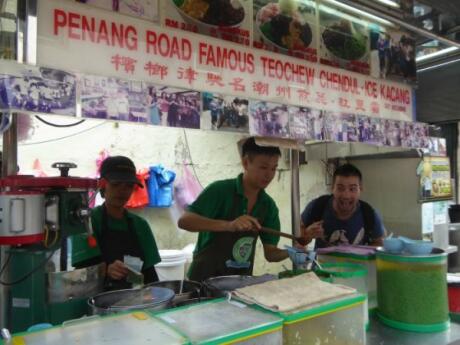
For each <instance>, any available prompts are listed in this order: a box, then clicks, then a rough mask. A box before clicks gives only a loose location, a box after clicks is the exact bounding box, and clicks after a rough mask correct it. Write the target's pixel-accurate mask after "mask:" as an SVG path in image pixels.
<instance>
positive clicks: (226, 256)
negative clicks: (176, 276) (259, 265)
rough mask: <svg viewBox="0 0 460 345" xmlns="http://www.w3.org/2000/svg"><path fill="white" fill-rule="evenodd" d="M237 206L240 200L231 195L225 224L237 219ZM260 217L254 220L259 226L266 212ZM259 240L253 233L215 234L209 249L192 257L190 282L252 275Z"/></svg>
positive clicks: (257, 234)
mask: <svg viewBox="0 0 460 345" xmlns="http://www.w3.org/2000/svg"><path fill="white" fill-rule="evenodd" d="M240 204H241V196H240V195H238V194H236V193H234V194H233V203H232V207H231V211H230V212H229V214H228V216H227V217H226V218H225V219H224V220H228V221H233V220H234V219H236V218H237V217H239V216H240V215H239V214H238V209H239V206H240ZM259 213H260V216H262V217H257V218H258V220H259V223H260V224H262V223H263V220H264V218H265V213H266V211H265V210H263V209H262V210H261V212H259ZM258 236H259V233H258V232H256V231H245V232H241V231H235V232H219V233H215V236H214V238H213V239H212V241H211V242H210V243H209V244H208V246H207V247H206V248H204V249H203V250H201V251H200V252H199V253H195V254H194V256H193V262H192V265H191V267H190V270H189V274H188V276H189V279H190V280H194V281H200V282H201V281H203V280H206V279H208V278H211V277H217V276H228V275H252V270H253V266H254V255H255V249H256V243H257V237H258Z"/></svg>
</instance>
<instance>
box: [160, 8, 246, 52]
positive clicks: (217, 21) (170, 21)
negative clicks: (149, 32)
mask: <svg viewBox="0 0 460 345" xmlns="http://www.w3.org/2000/svg"><path fill="white" fill-rule="evenodd" d="M162 20H163V24H164V25H165V26H166V27H171V28H175V29H181V30H186V31H192V32H196V33H200V34H204V35H209V36H213V37H216V38H220V39H223V40H226V41H231V42H235V43H240V44H244V45H249V44H250V43H251V41H250V28H251V24H252V23H251V21H252V0H165V1H163V2H162Z"/></svg>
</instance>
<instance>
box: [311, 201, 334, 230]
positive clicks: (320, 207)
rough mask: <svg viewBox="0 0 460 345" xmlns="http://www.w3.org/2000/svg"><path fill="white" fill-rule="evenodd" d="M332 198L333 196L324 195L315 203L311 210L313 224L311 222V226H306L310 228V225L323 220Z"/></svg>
mask: <svg viewBox="0 0 460 345" xmlns="http://www.w3.org/2000/svg"><path fill="white" fill-rule="evenodd" d="M331 198H332V194H328V195H322V196H320V197H319V198H317V199H316V200H315V201H314V203H313V206H312V209H311V222H309V224H305V226H309V225H310V224H313V223H314V222H317V221H319V220H321V219H323V214H324V210H325V209H326V206H327V203H328V202H329V200H330V199H331Z"/></svg>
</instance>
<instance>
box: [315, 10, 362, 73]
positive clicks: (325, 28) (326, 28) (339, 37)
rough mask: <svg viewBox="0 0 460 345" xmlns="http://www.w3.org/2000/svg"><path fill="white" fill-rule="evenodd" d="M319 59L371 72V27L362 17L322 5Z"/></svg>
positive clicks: (322, 61)
mask: <svg viewBox="0 0 460 345" xmlns="http://www.w3.org/2000/svg"><path fill="white" fill-rule="evenodd" d="M319 8H320V11H319V18H320V31H321V35H320V52H319V54H320V62H321V63H323V64H325V65H329V66H334V67H340V68H345V69H347V70H351V71H354V72H358V73H362V74H366V75H368V74H369V65H370V62H369V59H370V54H369V47H370V42H369V41H370V40H369V29H368V23H367V22H366V21H364V20H362V19H361V18H359V17H357V16H355V15H350V14H346V13H343V11H339V10H336V9H334V8H332V7H330V6H329V5H327V6H326V5H321V6H320V7H319Z"/></svg>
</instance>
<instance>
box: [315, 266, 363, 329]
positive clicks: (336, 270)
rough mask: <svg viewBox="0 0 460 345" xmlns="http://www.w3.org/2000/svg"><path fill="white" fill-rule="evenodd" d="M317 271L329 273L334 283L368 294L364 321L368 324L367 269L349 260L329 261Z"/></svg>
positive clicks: (323, 273) (321, 273)
mask: <svg viewBox="0 0 460 345" xmlns="http://www.w3.org/2000/svg"><path fill="white" fill-rule="evenodd" d="M316 272H317V273H319V274H320V275H326V276H327V275H329V277H330V278H331V283H332V284H341V285H346V286H349V287H352V288H354V289H356V291H358V292H359V293H360V294H363V295H365V296H366V300H365V302H364V305H365V313H364V321H365V324H366V326H367V325H368V323H369V315H368V312H367V310H368V303H369V302H368V296H367V269H366V267H365V266H363V265H360V264H353V263H349V262H340V263H337V262H329V263H324V264H322V265H321V268H317V269H316Z"/></svg>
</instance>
